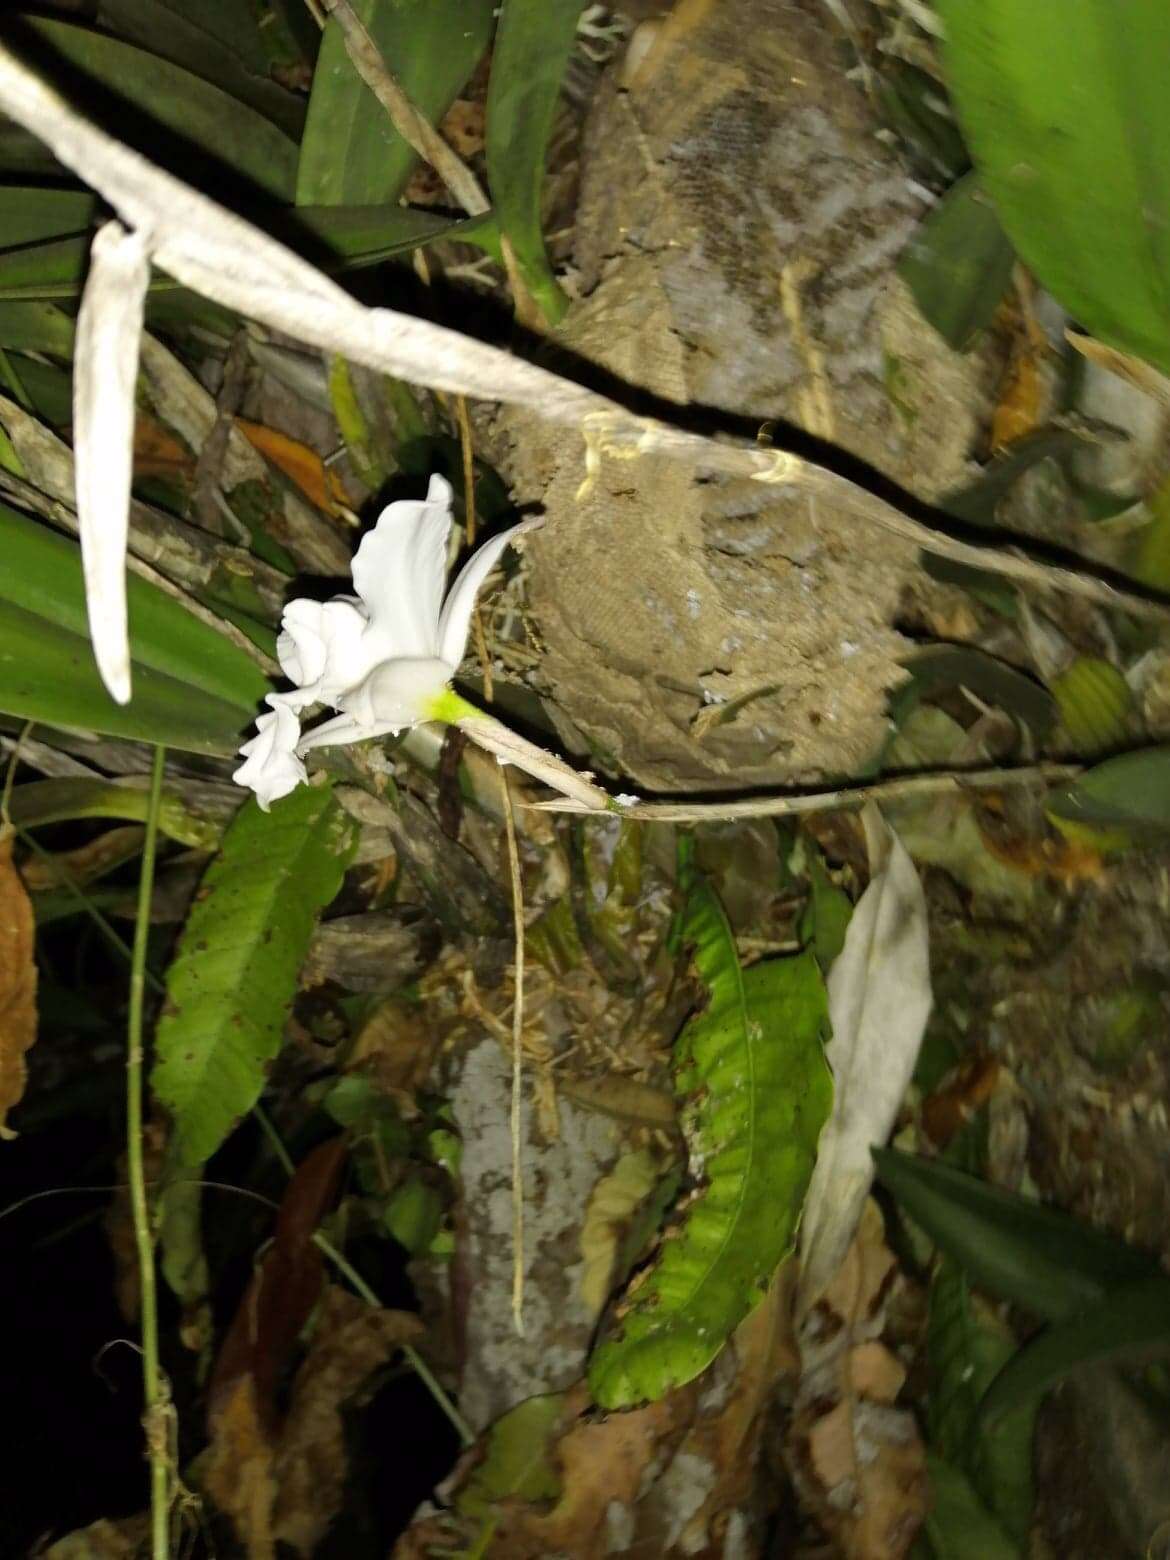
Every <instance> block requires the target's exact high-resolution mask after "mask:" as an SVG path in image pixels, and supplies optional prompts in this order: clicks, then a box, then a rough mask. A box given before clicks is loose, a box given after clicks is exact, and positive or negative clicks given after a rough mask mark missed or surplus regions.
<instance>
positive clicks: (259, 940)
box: [151, 786, 356, 1168]
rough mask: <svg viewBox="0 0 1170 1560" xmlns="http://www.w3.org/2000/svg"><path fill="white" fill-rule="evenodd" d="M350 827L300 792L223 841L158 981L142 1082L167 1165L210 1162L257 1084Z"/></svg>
mask: <svg viewBox="0 0 1170 1560" xmlns="http://www.w3.org/2000/svg"><path fill="white" fill-rule="evenodd" d="M355 845H356V831H355V828H354V826H353V824H352V822H351V821H350V819H349V818H348V817H347V815H346V814H345V813H344V812H343V811H342V810H341V808H340V807H338V806H337V804H336V803H335V802H334V801H333V798H332V795H331V793H330V791H329V789H328V787H324V786H300V787H298V789H297V790H295V791H293V792H292V794H291V795H289V796H286V797H284V798H283V799H282V800H281V801H279V802H276V803H274V805H273V808H272V811H271V812H268V813H264V812H261V810H260V808H259V807H258V806H257V805H256V804H255V802H252V801H249V802H248V803H247V804H246V805H245V806H244V807H243V808H242V809H241V810H240V812H239V813H238V814H237V816H236V818H235V820H234V822H233V823H232V824H231V826H230V827H229V828H228V830H227V833H226V834H225V835H224V839H223V845H222V847H221V849H220V853H219V855H218V856H217V857H216V859H215V860H214V861H213V862H212V864H211V866H210V867H209V869H208V871H207V874H206V876H205V877H204V879H203V883H202V885H201V888H200V891H199V895H198V897H197V898H196V900H195V903H194V906H193V907H192V910H191V914H190V916H189V917H188V919H187V924H186V926H185V927H184V929H183V935H182V938H181V940H180V943H179V948H178V951H177V953H176V954H175V957H174V960H173V961H172V963H171V966H170V969H169V970H168V972H167V1002H166V1005H165V1007H164V1008H163V1012H162V1017H161V1018H160V1019H159V1024H158V1030H157V1033H156V1036H155V1064H154V1070H153V1073H152V1075H151V1084H152V1088H153V1090H154V1093H155V1095H156V1096H157V1097H158V1099H159V1100H160V1101H161V1102H162V1103H163V1104H164V1105H165V1106H166V1108H167V1109H168V1110H169V1111H170V1113H171V1117H172V1121H173V1127H174V1132H173V1137H172V1142H171V1159H172V1163H173V1164H174V1165H175V1166H176V1167H180V1168H190V1167H193V1166H195V1165H199V1164H202V1163H203V1162H204V1161H205V1160H207V1159H210V1157H211V1155H212V1154H214V1153H215V1151H216V1149H217V1148H218V1147H219V1146H220V1144H221V1143H222V1142H223V1141H224V1139H225V1138H226V1137H227V1135H228V1133H229V1132H230V1131H231V1130H232V1128H233V1127H234V1126H235V1124H236V1122H237V1121H238V1120H239V1118H240V1117H241V1116H242V1115H243V1114H244V1113H245V1112H246V1111H249V1110H251V1108H252V1106H253V1105H255V1103H256V1101H257V1100H258V1099H259V1097H260V1091H261V1089H262V1088H263V1086H264V1073H265V1068H266V1066H267V1064H268V1063H269V1062H270V1061H271V1060H272V1058H273V1057H274V1056H275V1055H276V1053H277V1051H278V1050H279V1049H280V1042H281V1038H282V1036H283V1033H284V1026H285V1021H286V1020H287V1018H288V1013H289V1009H290V1007H291V1005H292V999H293V995H294V993H295V991H296V981H297V974H298V972H299V970H300V967H301V964H302V962H303V960H304V957H305V953H306V951H307V949H308V946H309V939H310V937H311V936H312V933H313V927H314V925H315V924H316V920H317V917H318V915H319V914H320V912H321V910H322V909H323V907H324V906H325V905H327V904H328V903H329V901H330V900H331V899H332V898H333V897H334V895H335V894H336V893H337V891H338V889H339V888H340V886H341V879H342V875H343V873H344V871H345V868H346V866H347V864H348V862H349V860H350V858H351V856H352V854H353V850H354V847H355Z"/></svg>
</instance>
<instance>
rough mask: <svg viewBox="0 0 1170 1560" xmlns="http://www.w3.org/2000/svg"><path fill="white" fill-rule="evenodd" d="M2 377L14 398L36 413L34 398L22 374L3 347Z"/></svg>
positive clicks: (28, 410)
mask: <svg viewBox="0 0 1170 1560" xmlns="http://www.w3.org/2000/svg"><path fill="white" fill-rule="evenodd" d="M0 378H3V380H4V383H5V384H6V385H7V386H8V388H9V390H11V391H12V399H13V400H14V401H16V402H17V403H18V405H20V406H22V407H23V408H24V410H25V411H26V412H28V413H30V414H33V413H35V411H36V408H35V407H34V406H33V403H32V398H31V397H30V395H29V393H28V391H27V390H26V389H25V388H24V385H23V384H22V382H21V379H20V375H19V374H18V373H17V372H16V370H15V369H14V368H13V366H12V363H11V361H10V359H9V356H8V354H7V352H5V350H4V348H3V347H0Z"/></svg>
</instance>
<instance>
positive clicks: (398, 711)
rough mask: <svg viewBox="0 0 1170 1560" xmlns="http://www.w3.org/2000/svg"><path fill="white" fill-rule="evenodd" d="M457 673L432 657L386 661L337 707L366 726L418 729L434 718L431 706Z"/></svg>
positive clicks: (339, 700)
mask: <svg viewBox="0 0 1170 1560" xmlns="http://www.w3.org/2000/svg"><path fill="white" fill-rule="evenodd" d="M454 672H455V668H454V667H453V666H449V665H448V664H447V662H446V661H440V660H438V659H437V658H435V657H433V656H432V657H427V658H425V659H424V658H419V659H408V658H405V657H398V658H396V659H394V660H391V661H383V662H381V664H380V665H378V666H375V667H374V669H373V671H372V672H371V673H370V674H369V676H368V677H366V678H365V679H364V680H363V681H362V682H360V683H359V684H358V686H357V687H356V688H351V689H350V690H349V692H348V693H346V694H343V695H342V697H341V698H340V699H338V701H337V704H338V708H339V709H341V710H344V711H345V713H346V714H347V715H352V716H353V717H354V719H355V720H357V721H359V722H360V723H361V724H362V725H364V726H366V727H371V728H372V727H374V726H387V725H390V724H393V725H394V726H395V727H397V728H398V729H399V730H401V729H402V728H403V727H404V726H417V725H419V724H420V723H421V722H422V721H424V720H429V719H430V718H431V717H430V708H431V705H432V704H433V703H434V701H435V699H436V698H437V697H438V695H439V694H441V693H442V692H443V690H444V688H446V686H447V684H448V683H449V682H450V680H451V678H452V676H453V675H454Z"/></svg>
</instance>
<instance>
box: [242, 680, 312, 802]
mask: <svg viewBox="0 0 1170 1560" xmlns="http://www.w3.org/2000/svg"><path fill="white" fill-rule="evenodd" d="M267 702H268V705H269V713H268V714H266V715H261V716H259V717H258V718H257V720H256V735H255V736H254V737H252V738H251V739H250V740H249V741H247V742H245V743H244V745H243V746H242V747H241V748H240V754H241V756H242V757H243V759H244V763H242V764H241V765H240V767H239V768H238V769H237V770H236V772H235V774H233V775H232V779H233V780H234V781H235V782H236V784H237V785H246V786H248V787H249V788H250V789H251V790H253V791H255V793H256V800H257V802H259V804H260V806H261V808H262V809H263V810H264V811H265V812H267V811H268V809H269V808H270V807H271V805H272V803H273V802H275V801H279V799H280V798H281V797H282V796H287V795H288V793H289V792H290V791H295V790H296V788H297V786H298V785H303V784H304V782H305V781H306V780H307V779H308V775H307V773H306V771H305V766H304V764H303V763H302V762H301V760H300V758H299V757H298V756H297V743H298V742H299V740H300V735H301V724H300V721H298V720H297V717H296V715H295V714H294V713H293V711H292V709H291V708H290V706H289V704H288V703H287V701H286V700H285V699H284V698H283V697H282V696H281V695H279V694H270V695H269V697H268V700H267Z"/></svg>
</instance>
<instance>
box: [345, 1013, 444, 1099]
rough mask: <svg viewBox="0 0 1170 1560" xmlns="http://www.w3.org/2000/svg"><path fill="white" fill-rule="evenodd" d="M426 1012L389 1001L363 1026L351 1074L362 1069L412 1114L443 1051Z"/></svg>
mask: <svg viewBox="0 0 1170 1560" xmlns="http://www.w3.org/2000/svg"><path fill="white" fill-rule="evenodd" d="M425 1011H426V1010H425V1008H419V1007H417V1006H408V1005H407V1004H406V1003H404V1002H400V1001H398V999H397V998H395V997H388V998H387V999H386V1001H384V1002H380V1003H379V1004H378V1006H377V1007H376V1008H375V1009H374V1011H373V1012H372V1013H371V1014H370V1016H369V1018H368V1019H367V1020H366V1022H365V1023H364V1024H363V1025H362V1027H361V1030H360V1031H359V1033H358V1037H357V1040H356V1041H355V1042H354V1047H353V1051H352V1053H351V1055H350V1070H351V1071H352V1070H355V1069H359V1068H360V1070H361V1071H362V1072H364V1073H365V1074H366V1075H367V1076H368V1077H369V1078H370V1080H371V1081H372V1082H373V1083H375V1084H376V1085H377V1087H378V1089H379V1091H380V1092H381V1093H383V1094H389V1095H391V1096H393V1098H394V1099H395V1100H397V1101H398V1102H399V1103H400V1104H401V1105H402V1106H404V1107H405V1108H406V1109H407V1110H408V1111H410V1112H411V1113H414V1112H416V1111H417V1109H418V1104H417V1101H416V1100H415V1093H416V1091H417V1090H418V1089H420V1088H421V1087H422V1085H423V1084H424V1083H425V1082H426V1081H427V1078H428V1077H429V1075H430V1071H431V1065H432V1063H433V1062H434V1059H435V1053H436V1051H437V1050H438V1047H439V1039H440V1036H439V1034H438V1032H437V1030H436V1028H435V1026H434V1025H433V1024H432V1023H428V1022H427V1020H426V1018H425V1017H424V1014H425Z"/></svg>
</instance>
